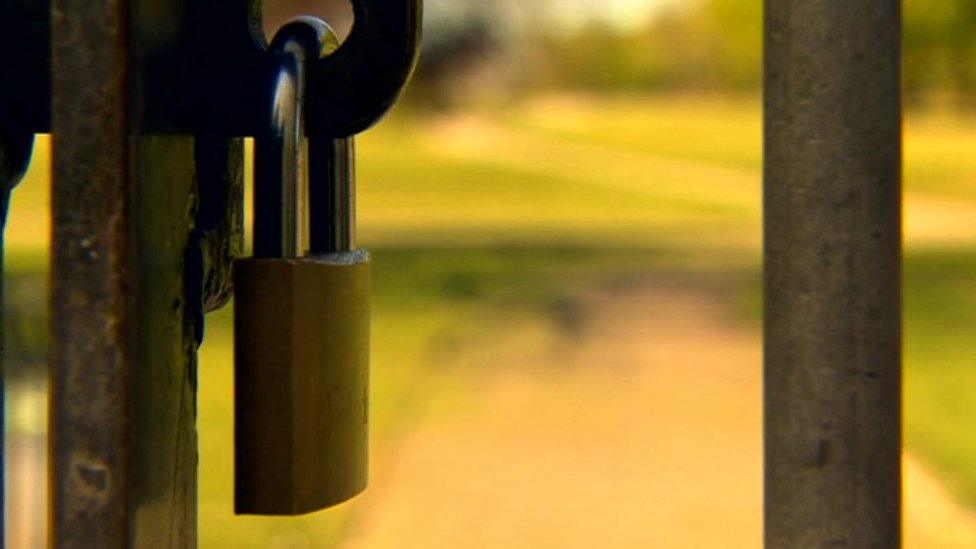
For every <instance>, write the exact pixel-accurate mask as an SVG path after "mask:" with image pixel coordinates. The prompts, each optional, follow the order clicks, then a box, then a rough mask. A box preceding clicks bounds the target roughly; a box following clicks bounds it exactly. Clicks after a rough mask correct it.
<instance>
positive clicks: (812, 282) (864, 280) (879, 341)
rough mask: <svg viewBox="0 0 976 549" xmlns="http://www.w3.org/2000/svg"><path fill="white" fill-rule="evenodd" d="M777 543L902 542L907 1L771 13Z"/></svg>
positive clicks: (768, 81) (769, 162)
mask: <svg viewBox="0 0 976 549" xmlns="http://www.w3.org/2000/svg"><path fill="white" fill-rule="evenodd" d="M765 17H766V30H765V44H766V45H765V176H764V200H765V227H764V231H765V273H764V278H765V280H764V282H765V320H764V323H765V374H764V375H765V388H764V393H765V394H764V397H765V405H764V406H765V410H764V414H765V459H766V469H765V497H766V499H765V540H766V546H767V547H771V548H779V547H827V546H829V547H834V546H837V547H898V546H899V544H900V539H901V151H902V148H901V92H900V59H901V58H900V51H901V13H900V2H899V1H898V0H766V15H765Z"/></svg>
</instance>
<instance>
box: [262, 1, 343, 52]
mask: <svg viewBox="0 0 976 549" xmlns="http://www.w3.org/2000/svg"><path fill="white" fill-rule="evenodd" d="M301 15H313V16H315V17H318V18H319V19H321V20H323V21H325V22H326V23H328V24H329V26H330V27H332V30H333V31H335V33H336V37H337V38H338V39H339V43H340V44H341V43H342V42H345V40H346V38H348V37H349V33H350V32H352V24H353V22H354V21H355V15H354V14H353V8H352V3H351V2H350V1H349V0H264V13H263V14H262V25H263V28H264V35H265V36H266V37H267V39H268V41H269V42H270V41H271V37H272V36H274V35H275V33H276V32H278V29H280V28H281V27H282V26H284V25H285V24H286V23H288V22H289V21H291V20H292V19H294V18H295V17H298V16H301Z"/></svg>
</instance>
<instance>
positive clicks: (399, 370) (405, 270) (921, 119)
mask: <svg viewBox="0 0 976 549" xmlns="http://www.w3.org/2000/svg"><path fill="white" fill-rule="evenodd" d="M760 114H761V111H760V103H759V101H758V100H756V99H752V98H738V99H737V98H731V99H722V98H695V97H678V98H639V97H612V98H597V97H551V98H539V99H536V100H532V101H528V102H525V103H523V104H520V105H515V106H512V107H510V108H508V109H507V110H505V111H501V112H473V113H466V114H463V115H458V116H452V117H438V118H427V117H422V116H418V115H416V114H412V113H401V114H400V115H399V116H394V117H393V118H392V119H390V120H388V121H386V122H385V123H384V125H383V126H381V127H380V128H379V129H377V130H374V131H372V132H370V133H369V134H367V135H366V136H365V137H364V138H362V139H361V140H360V149H359V166H360V170H359V174H360V181H359V206H360V227H361V240H362V242H363V243H364V244H365V245H366V246H368V247H370V248H372V249H373V251H374V255H375V307H374V332H373V336H374V339H373V342H374V344H373V388H374V396H373V399H372V402H373V406H374V408H373V418H374V425H373V438H374V448H375V452H374V455H375V456H376V461H377V463H376V467H377V468H378V469H379V470H380V471H382V468H383V466H384V460H385V459H386V458H385V457H384V456H388V455H389V452H390V451H391V449H392V448H393V445H394V444H395V441H396V438H397V435H398V434H399V433H401V432H403V431H404V430H405V429H409V428H410V426H411V425H413V424H415V423H416V422H417V421H418V420H419V419H420V418H423V417H425V416H426V415H430V414H438V415H441V414H456V415H458V414H463V413H464V409H465V405H466V402H467V401H468V399H469V398H470V397H472V396H473V395H474V394H475V393H476V391H477V387H478V385H477V378H478V373H479V371H480V370H478V367H477V365H476V362H477V361H475V360H473V359H472V358H471V353H470V351H471V349H474V348H478V347H480V346H490V345H495V344H501V343H499V342H500V341H504V340H505V335H506V333H507V332H509V331H511V330H513V329H514V327H516V326H523V325H532V324H533V323H536V324H539V325H543V326H545V327H547V329H549V330H552V331H557V332H558V331H560V330H571V329H572V323H573V315H574V310H575V309H574V303H575V300H576V299H578V296H580V295H581V294H582V293H584V292H586V291H588V290H589V289H592V288H593V287H595V286H599V285H601V284H608V283H611V282H612V281H615V280H621V279H633V278H638V277H640V276H643V275H646V274H647V273H650V272H655V273H660V272H669V273H675V274H678V275H681V274H685V275H687V274H695V273H709V274H710V275H718V276H729V277H733V278H734V280H736V281H737V282H736V283H737V284H738V286H739V289H740V291H739V293H738V294H737V295H730V296H729V297H730V301H731V302H732V304H733V305H734V306H735V307H736V310H739V311H741V314H742V315H744V316H745V317H748V318H750V319H753V320H754V321H756V322H757V325H758V314H759V313H758V311H759V302H758V299H759V292H758V286H757V284H756V280H757V279H758V272H759V254H760V220H761V204H760V179H761V178H760V166H761V141H760V129H761V125H760ZM907 128H908V131H909V134H908V139H907V146H906V151H907V166H906V180H907V190H908V193H907V196H908V199H909V210H910V211H911V208H912V204H913V203H914V202H913V201H916V200H921V199H925V200H930V201H931V200H933V199H934V200H936V205H935V206H930V207H934V208H936V209H934V210H931V211H929V213H930V214H931V215H930V217H929V218H925V219H935V220H939V219H942V213H941V212H942V211H941V210H939V209H938V207H940V206H939V204H949V205H952V206H953V207H955V208H957V210H956V214H957V215H961V217H962V218H963V219H970V214H972V215H973V216H976V185H974V184H973V183H974V182H976V155H973V154H972V151H976V122H974V121H973V120H970V119H968V118H966V117H962V116H958V115H955V114H953V113H930V114H924V115H918V116H914V115H913V116H911V117H910V118H909V122H908V124H907ZM46 154H47V151H46V148H45V147H44V146H41V147H39V153H38V156H37V157H36V160H37V161H36V164H37V166H38V167H37V168H36V169H35V171H33V172H32V174H31V176H30V178H29V179H28V181H27V182H25V184H24V185H22V187H21V188H20V189H18V190H17V191H16V193H15V196H14V203H13V209H14V210H13V211H14V218H13V219H12V222H11V227H10V229H9V230H8V239H7V240H8V242H7V262H8V266H9V268H10V269H11V270H12V271H13V272H36V271H38V270H39V269H42V268H43V265H44V263H45V261H44V254H43V253H42V252H41V250H42V247H43V246H44V245H45V238H46V234H47V230H48V229H47V220H46V216H45V215H44V212H45V211H46V203H47V194H46V192H45V179H46V178H47V177H48V174H47V171H46V169H44V163H45V162H46V159H47V156H46ZM959 208H961V210H960V209H959ZM960 212H961V213H960ZM919 223H922V225H920V226H919V227H918V228H919V229H923V230H927V229H928V227H927V226H924V219H923V221H920V222H919ZM910 227H911V224H910ZM967 228H968V226H966V225H965V224H964V225H961V226H949V227H942V228H939V230H936V231H930V232H929V233H926V234H928V235H929V238H928V239H927V240H925V241H924V242H925V247H922V246H916V245H912V247H910V248H909V250H908V261H907V264H906V271H905V274H906V290H905V302H906V376H905V380H906V384H905V395H906V421H905V429H906V435H907V443H908V448H909V450H910V451H912V452H914V453H915V454H916V455H918V456H919V457H921V458H922V459H923V460H924V461H925V462H926V463H928V464H930V465H931V466H932V467H934V468H935V470H936V471H938V472H939V473H940V474H941V475H942V478H943V479H946V480H947V481H948V483H949V487H950V488H951V489H952V490H953V492H954V493H955V494H957V495H958V496H959V498H960V499H961V500H962V501H965V502H967V503H969V504H972V505H974V506H976V466H974V465H976V436H973V435H972V429H971V424H972V423H973V420H974V419H976V337H973V333H976V292H974V291H973V289H974V286H976V284H974V282H976V231H974V234H968V232H967V230H966V229H967ZM912 230H913V231H914V230H915V229H914V228H913V229H912ZM940 238H944V239H945V242H942V241H941V240H939V239H940ZM909 242H910V243H912V242H913V240H912V234H909ZM230 314H231V313H230V311H229V309H227V310H224V311H221V312H218V313H215V314H212V315H210V317H209V319H208V327H207V340H206V343H205V345H204V348H203V349H202V351H201V368H200V376H201V379H200V398H199V414H200V455H201V461H200V481H201V496H200V498H201V499H200V523H201V526H202V528H201V545H202V546H204V547H211V546H214V547H216V546H234V547H266V546H268V545H271V544H279V545H287V544H288V543H289V542H290V540H297V542H301V541H302V540H310V541H312V546H329V544H330V543H331V542H332V541H334V540H336V539H339V538H341V537H342V536H343V535H345V533H346V532H347V531H348V529H349V528H350V527H352V526H353V525H354V524H355V519H356V516H357V514H358V513H359V511H360V510H361V509H360V507H359V506H360V503H359V502H358V501H354V502H353V503H351V504H348V505H345V506H341V507H339V508H337V509H335V510H331V511H327V512H324V513H321V514H316V515H312V516H310V517H303V518H296V519H284V520H283V519H258V518H239V517H234V516H233V515H232V513H231V501H232V500H231V490H232V483H231V473H232V469H231V458H232V453H231V452H232V440H231V436H232V434H231V433H232V429H231V419H232V416H231V414H232V412H231V409H232V408H231V402H232V400H231V399H232V389H231V387H232V384H231V382H230V380H231V358H230V347H231V345H230V342H231V333H230V325H229V321H228V319H229V318H230Z"/></svg>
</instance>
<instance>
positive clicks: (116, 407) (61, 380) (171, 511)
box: [49, 0, 242, 548]
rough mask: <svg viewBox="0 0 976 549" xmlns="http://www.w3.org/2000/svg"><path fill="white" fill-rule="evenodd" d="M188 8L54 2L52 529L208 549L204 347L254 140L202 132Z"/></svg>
mask: <svg viewBox="0 0 976 549" xmlns="http://www.w3.org/2000/svg"><path fill="white" fill-rule="evenodd" d="M189 11H190V10H189V9H188V7H187V5H186V2H185V1H184V0H55V1H54V3H53V10H52V12H53V14H54V18H53V32H52V44H53V48H52V60H53V70H52V75H53V145H54V166H53V191H52V193H51V196H52V209H53V213H52V225H53V235H52V238H53V242H52V252H51V253H52V261H51V328H50V329H51V361H50V367H51V399H52V400H51V412H50V421H51V423H50V427H51V452H50V460H49V461H50V466H51V469H50V478H51V499H52V502H51V503H52V509H51V513H52V519H51V535H52V537H53V539H52V542H53V546H55V547H152V548H156V547H194V546H195V545H196V520H197V509H196V505H197V491H196V476H197V468H196V464H197V450H196V448H197V442H196V427H195V424H196V405H195V404H196V402H195V401H196V368H197V363H196V347H197V344H198V343H199V341H200V338H201V337H202V316H203V313H204V312H205V311H206V310H207V309H212V308H215V307H218V306H220V305H221V304H222V303H223V302H225V301H226V298H227V296H228V294H229V286H228V285H229V280H230V277H229V275H230V265H231V257H232V256H233V255H239V254H240V245H241V238H240V222H241V204H240V201H241V196H242V193H241V192H240V191H241V188H242V177H241V176H242V155H241V151H242V149H241V143H240V140H233V139H229V138H226V137H221V136H219V135H218V136H201V135H197V136H196V137H195V136H194V135H193V131H194V130H195V129H196V128H193V127H192V126H191V125H190V124H189V123H188V122H187V119H188V118H189V117H188V115H187V112H186V109H188V108H189V104H190V103H192V102H191V101H190V100H189V99H188V97H191V96H190V95H188V94H187V93H186V90H187V89H188V88H183V87H182V86H188V87H189V86H190V85H192V82H193V74H192V72H189V69H188V68H187V67H189V65H190V64H189V63H188V62H187V58H186V56H187V55H190V52H189V51H188V50H189V48H187V47H186V36H187V35H188V28H189V23H188V21H187V14H188V13H189Z"/></svg>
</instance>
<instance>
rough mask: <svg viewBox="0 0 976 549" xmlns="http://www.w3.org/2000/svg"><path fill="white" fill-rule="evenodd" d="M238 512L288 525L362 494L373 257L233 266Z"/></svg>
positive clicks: (249, 261) (361, 255)
mask: <svg viewBox="0 0 976 549" xmlns="http://www.w3.org/2000/svg"><path fill="white" fill-rule="evenodd" d="M234 287H235V290H234V291H235V294H236V298H235V299H236V304H235V309H234V310H235V313H234V328H235V334H236V335H235V341H234V352H235V355H236V357H235V363H236V371H235V378H234V382H235V385H236V400H235V403H234V407H235V438H236V444H235V453H236V455H235V482H236V488H235V510H236V512H237V513H239V514H259V515H296V514H302V513H308V512H312V511H316V510H319V509H323V508H326V507H329V506H331V505H335V504H338V503H341V502H343V501H345V500H347V499H349V498H351V497H353V496H355V495H356V494H358V493H360V492H361V491H363V490H364V489H365V488H366V483H367V474H368V435H369V415H368V411H369V291H370V259H369V254H368V253H367V252H365V251H362V250H360V251H355V252H347V253H340V254H334V255H330V256H325V257H304V258H295V259H241V260H238V261H237V262H236V263H235V265H234Z"/></svg>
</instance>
